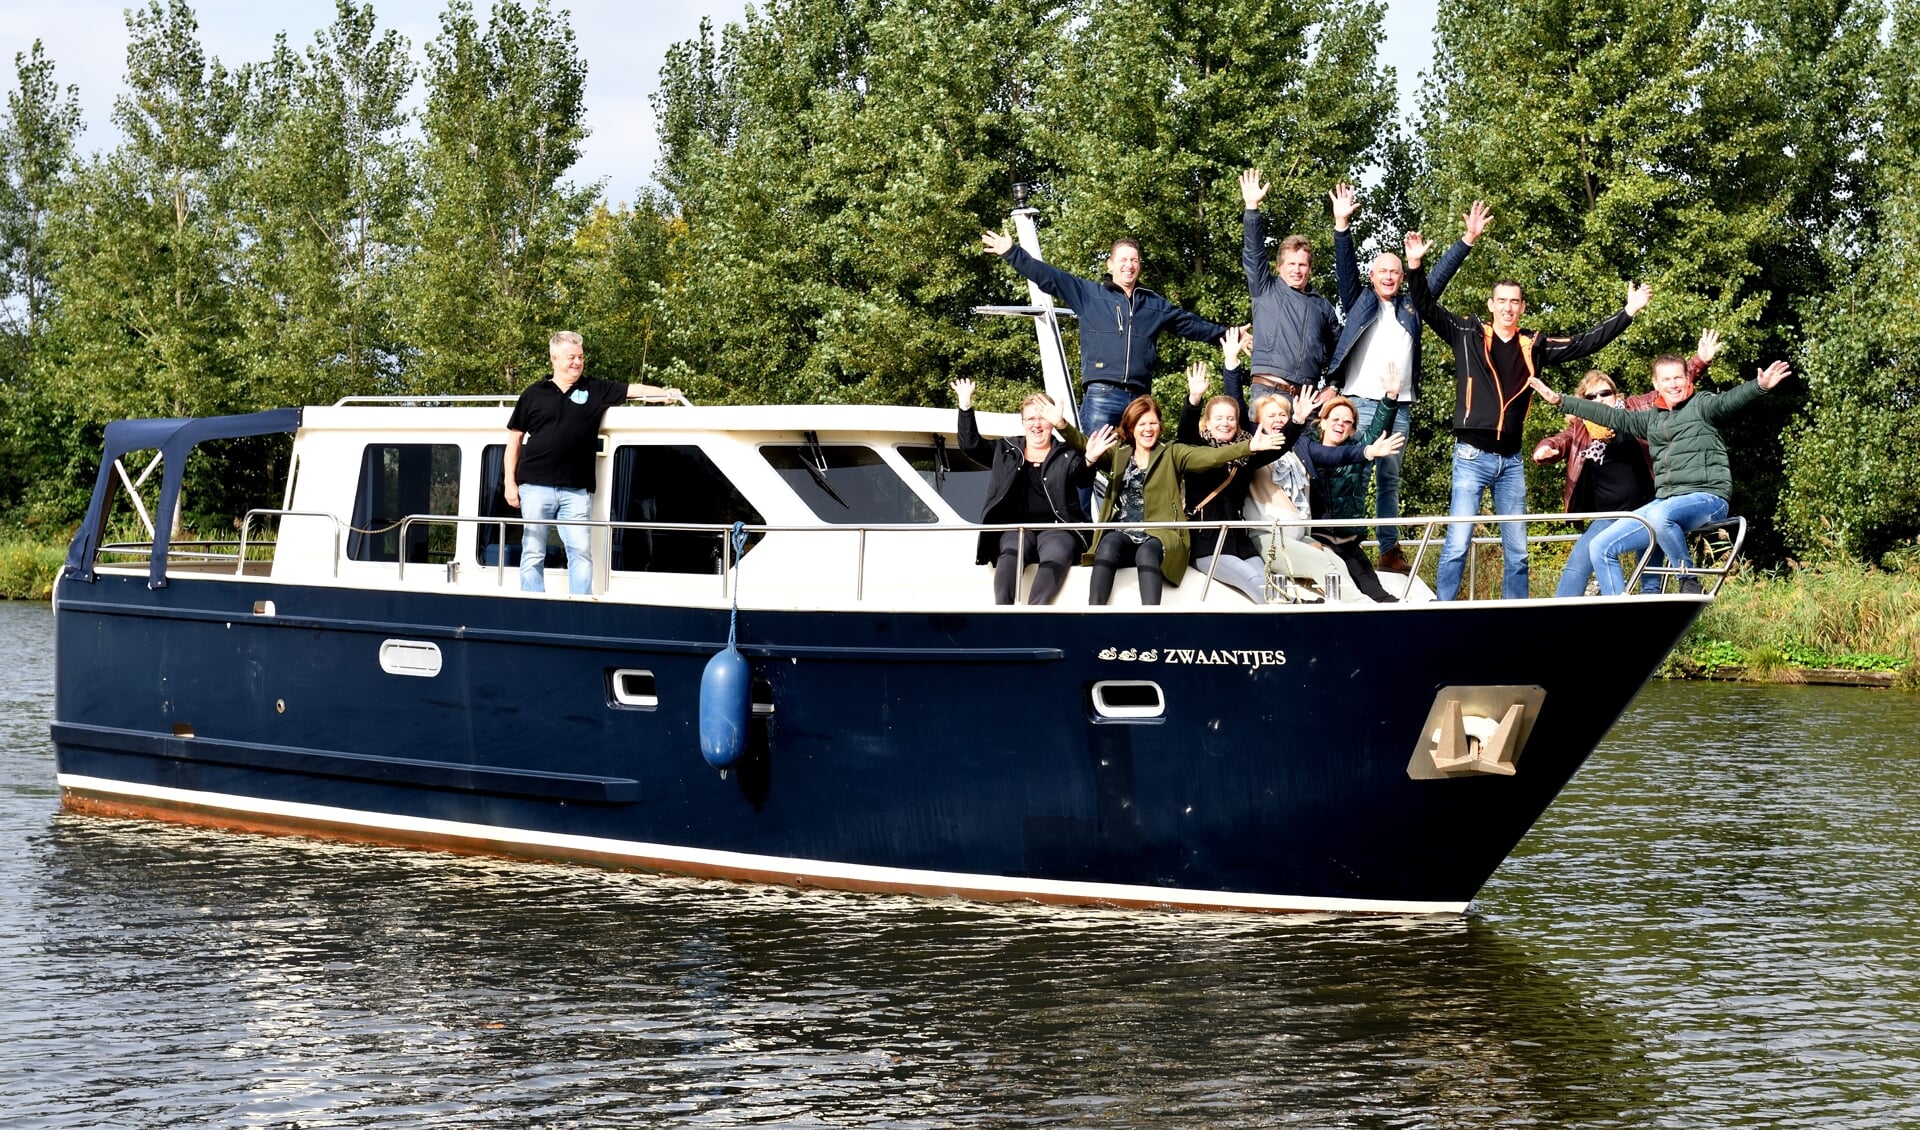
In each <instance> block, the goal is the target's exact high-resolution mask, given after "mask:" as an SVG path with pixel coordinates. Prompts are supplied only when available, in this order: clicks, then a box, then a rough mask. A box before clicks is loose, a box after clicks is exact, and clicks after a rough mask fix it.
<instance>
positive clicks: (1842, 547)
mask: <svg viewBox="0 0 1920 1130" xmlns="http://www.w3.org/2000/svg"><path fill="white" fill-rule="evenodd" d="M1916 51H1920V3H1916V2H1915V0H1902V2H1901V3H1900V4H1899V5H1897V6H1896V8H1895V10H1894V13H1893V20H1892V33H1891V35H1890V37H1889V41H1888V43H1887V45H1886V46H1885V47H1884V48H1883V49H1882V50H1881V51H1880V53H1879V57H1878V59H1877V60H1876V65H1875V66H1874V68H1873V71H1872V75H1873V78H1874V80H1875V81H1874V100H1873V118H1874V120H1875V121H1876V122H1877V124H1878V125H1879V129H1877V130H1876V131H1875V132H1874V133H1873V135H1872V137H1871V140H1870V142H1869V147H1868V155H1869V157H1870V161H1869V165H1870V167H1871V168H1872V169H1873V170H1874V172H1873V174H1872V176H1871V178H1870V179H1869V180H1868V181H1867V182H1866V183H1865V184H1864V185H1863V186H1862V192H1863V197H1864V200H1865V201H1866V202H1867V204H1868V208H1867V209H1865V211H1864V214H1863V216H1862V217H1861V222H1860V223H1859V225H1858V226H1850V230H1848V231H1847V232H1846V233H1845V235H1846V238H1844V239H1839V240H1835V241H1834V242H1833V244H1832V245H1831V254H1832V258H1833V260H1834V262H1833V267H1834V269H1833V272H1832V273H1833V277H1835V278H1840V279H1844V280H1845V282H1844V283H1843V284H1842V285H1840V286H1839V287H1838V288H1837V289H1836V290H1835V291H1834V293H1833V294H1831V295H1829V296H1825V297H1822V298H1819V299H1817V300H1815V301H1814V302H1813V303H1812V304H1811V307H1812V309H1811V316H1810V317H1809V319H1808V327H1807V333H1806V341H1805V351H1804V353H1803V357H1804V359H1805V363H1804V366H1803V368H1802V370H1801V373H1800V375H1801V376H1802V377H1803V378H1804V379H1805V382H1806V387H1807V403H1806V410H1805V414H1804V419H1803V421H1802V426H1801V427H1799V428H1797V429H1795V430H1794V431H1792V432H1790V433H1789V435H1788V437H1787V455H1786V460H1785V463H1786V467H1787V474H1786V476H1785V481H1786V484H1787V486H1786V491H1785V494H1784V498H1783V501H1782V506H1781V516H1782V520H1783V522H1784V524H1785V526H1786V529H1787V532H1788V534H1789V536H1790V538H1791V540H1792V543H1793V545H1794V547H1795V548H1796V549H1797V550H1798V551H1799V552H1801V553H1803V554H1808V555H1817V556H1826V555H1835V556H1845V557H1852V558H1864V559H1865V560H1868V561H1873V560H1877V559H1879V558H1880V557H1881V556H1882V555H1883V554H1885V553H1886V552H1887V551H1889V550H1891V549H1892V548H1894V546H1896V545H1897V544H1898V543H1900V542H1902V541H1909V540H1911V539H1912V538H1914V537H1915V535H1917V534H1920V461H1916V454H1920V411H1916V409H1920V301H1917V300H1916V299H1915V296H1914V285H1913V281H1914V279H1915V278H1916V277H1920V157H1917V156H1916V154H1917V153H1920V78H1917V77H1916V76H1915V74H1914V71H1913V58H1914V53H1915V52H1916Z"/></svg>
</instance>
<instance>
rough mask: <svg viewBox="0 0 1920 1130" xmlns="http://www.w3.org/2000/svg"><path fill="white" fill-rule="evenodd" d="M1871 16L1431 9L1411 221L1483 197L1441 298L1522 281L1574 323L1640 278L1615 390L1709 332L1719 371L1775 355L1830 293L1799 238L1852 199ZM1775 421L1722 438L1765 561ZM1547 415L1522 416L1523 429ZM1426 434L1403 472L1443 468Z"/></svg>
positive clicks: (1628, 4)
mask: <svg viewBox="0 0 1920 1130" xmlns="http://www.w3.org/2000/svg"><path fill="white" fill-rule="evenodd" d="M1877 22H1878V15H1877V6H1876V5H1874V4H1870V3H1868V4H1844V3H1843V4H1839V5H1834V4H1827V3H1815V2H1813V0H1793V2H1790V3H1788V4H1785V5H1779V4H1772V3H1761V2H1758V0H1687V2H1683V3H1679V4H1673V5H1662V6H1648V5H1645V4H1642V3H1638V2H1637V0H1574V2H1572V3H1568V2H1564V0H1523V2H1521V3H1499V4H1496V3H1492V2H1491V0H1449V2H1447V3H1444V4H1443V5H1442V6H1441V9H1440V18H1439V33H1440V39H1441V42H1442V44H1443V49H1442V50H1441V51H1439V52H1438V53H1437V54H1436V60H1437V61H1436V64H1435V71H1434V74H1433V76H1432V79H1431V81H1430V84H1429V87H1428V96H1427V99H1426V105H1425V122H1424V124H1423V127H1422V130H1421V134H1422V137H1423V138H1424V141H1425V152H1426V154H1427V158H1428V162H1429V175H1428V176H1427V178H1426V179H1425V180H1424V182H1423V185H1424V188H1423V190H1422V192H1421V197H1422V199H1421V200H1420V201H1419V202H1418V206H1417V208H1416V211H1417V212H1418V213H1424V214H1425V215H1427V216H1430V217H1435V220H1434V221H1433V222H1434V223H1436V224H1441V223H1444V222H1445V218H1446V217H1449V216H1452V215H1457V214H1458V212H1459V211H1460V210H1461V209H1462V208H1463V207H1464V206H1465V204H1466V203H1467V202H1468V201H1469V200H1470V199H1472V198H1474V197H1476V196H1484V197H1487V198H1489V199H1490V200H1491V202H1492V205H1493V209H1494V214H1495V224H1494V227H1493V229H1492V230H1491V231H1490V232H1489V233H1488V237H1487V238H1485V239H1483V240H1482V241H1481V243H1480V244H1479V245H1478V246H1477V248H1476V251H1475V254H1474V256H1473V258H1472V259H1471V260H1469V262H1468V265H1467V267H1466V269H1465V270H1463V271H1462V273H1461V276H1460V278H1459V279H1458V280H1457V281H1456V282H1455V284H1454V287H1455V293H1456V294H1463V295H1476V296H1477V295H1478V294H1481V293H1484V290H1485V288H1486V286H1487V285H1488V284H1489V283H1490V282H1491V281H1492V280H1493V279H1495V278H1498V277H1509V276H1510V277H1513V278H1517V279H1519V280H1521V281H1522V282H1523V283H1525V284H1526V286H1527V288H1528V292H1529V294H1528V297H1529V300H1530V302H1531V303H1532V305H1533V309H1534V313H1533V318H1534V319H1535V324H1546V325H1550V326H1555V327H1569V328H1571V327H1576V326H1584V325H1588V324H1591V323H1592V322H1594V321H1597V320H1598V319H1599V318H1601V317H1603V316H1604V315H1606V314H1607V313H1608V312H1610V311H1611V310H1613V309H1616V308H1618V306H1619V304H1620V300H1621V294H1622V286H1623V284H1624V282H1625V281H1626V280H1628V279H1638V280H1644V281H1647V282H1650V283H1651V284H1652V285H1653V288H1654V295H1655V298H1654V305H1653V306H1652V307H1651V308H1650V309H1649V310H1648V311H1647V313H1646V314H1644V315H1642V317H1641V318H1640V319H1638V324H1636V326H1635V327H1634V328H1633V330H1632V331H1630V332H1629V333H1628V334H1627V335H1625V336H1623V338H1622V339H1620V340H1619V341H1617V342H1616V343H1615V344H1614V345H1612V346H1610V347H1609V348H1608V349H1607V350H1606V351H1603V352H1602V353H1601V354H1600V355H1599V356H1598V357H1596V358H1595V363H1596V365H1597V366H1598V367H1600V368H1603V369H1608V370H1609V371H1612V372H1614V373H1617V374H1622V375H1623V376H1624V378H1625V381H1626V383H1627V384H1628V386H1629V387H1642V388H1643V387H1645V383H1646V380H1647V377H1646V372H1647V370H1646V363H1647V362H1648V361H1649V360H1651V358H1652V356H1653V355H1655V354H1657V353H1664V352H1684V351H1685V350H1686V349H1687V347H1688V346H1690V345H1691V344H1692V342H1693V341H1694V340H1695V338H1696V337H1697V336H1698V334H1699V332H1700V329H1701V328H1702V327H1703V326H1705V325H1714V326H1716V327H1718V328H1719V329H1721V330H1722V332H1723V334H1724V335H1725V336H1726V338H1727V340H1728V343H1729V344H1728V350H1727V359H1726V361H1725V362H1722V363H1721V365H1720V366H1719V369H1720V372H1721V373H1722V374H1725V373H1729V372H1731V371H1733V370H1734V369H1735V368H1744V367H1747V366H1749V365H1750V364H1751V363H1753V362H1755V361H1760V362H1764V361H1765V360H1770V359H1771V358H1772V357H1775V356H1780V355H1782V353H1783V351H1784V350H1786V349H1787V348H1788V347H1789V346H1790V345H1791V343H1793V342H1795V341H1797V340H1798V338H1799V327H1798V316H1797V313H1796V312H1797V310H1798V309H1799V308H1800V306H1801V305H1802V304H1803V303H1804V302H1805V301H1806V299H1807V298H1808V297H1809V296H1810V295H1812V294H1814V293H1818V292H1820V291H1821V290H1822V289H1823V288H1824V287H1825V285H1826V277H1825V271H1824V268H1823V267H1822V266H1821V264H1820V256H1819V255H1818V254H1816V253H1815V251H1814V246H1815V244H1814V241H1815V237H1816V236H1817V235H1818V234H1819V233H1821V232H1824V231H1826V230H1829V229H1830V228H1831V226H1832V225H1833V223H1834V222H1835V220H1836V217H1838V216H1839V215H1842V214H1845V213H1846V212H1847V211H1848V209H1850V208H1853V207H1856V206H1857V197H1856V196H1855V189H1854V188H1853V186H1854V185H1856V184H1857V183H1858V182H1859V179H1860V175H1861V153H1860V139H1861V138H1863V137H1864V136H1865V134H1866V132H1867V128H1868V122H1867V119H1866V117H1865V116H1864V114H1863V112H1862V97H1861V96H1862V94H1863V88H1862V82H1863V81H1864V76H1865V68H1864V61H1865V60H1866V59H1867V58H1868V57H1870V55H1871V51H1872V47H1873V42H1874V35H1875V31H1876V27H1877ZM1836 188H1837V190H1838V191H1837V193H1836ZM1427 234H1428V235H1429V236H1432V235H1435V234H1436V233H1435V232H1432V231H1429V232H1428V233H1427ZM1451 234H1452V233H1451V232H1447V233H1444V234H1442V235H1441V238H1442V239H1445V238H1448V237H1449V236H1450V235H1451ZM1456 301H1457V303H1458V304H1459V306H1460V307H1462V308H1465V307H1467V306H1469V305H1470V303H1469V302H1468V300H1467V299H1465V298H1460V299H1457V300H1456ZM1436 360H1437V361H1443V360H1444V358H1438V359H1436ZM1434 387H1435V388H1444V387H1447V386H1446V385H1445V384H1444V383H1441V382H1438V381H1436V383H1435V385H1434ZM1786 399H1787V398H1782V400H1783V401H1784V400H1786ZM1783 415H1784V410H1783V409H1782V408H1781V407H1780V406H1779V405H1774V406H1772V407H1770V408H1768V409H1763V410H1759V411H1755V412H1751V413H1748V414H1746V415H1745V416H1744V417H1743V418H1742V419H1740V420H1739V421H1737V422H1736V424H1735V425H1734V427H1733V428H1732V429H1731V430H1730V432H1729V435H1730V438H1731V440H1732V443H1731V446H1732V448H1733V450H1734V453H1735V454H1734V458H1735V469H1736V476H1735V478H1736V482H1738V483H1740V484H1741V487H1740V491H1741V497H1740V498H1737V499H1735V500H1734V502H1735V506H1736V508H1737V510H1739V511H1741V512H1744V513H1746V514H1747V515H1748V516H1749V517H1753V518H1757V519H1760V522H1759V523H1758V526H1757V531H1758V532H1759V533H1760V534H1761V535H1762V536H1761V539H1760V542H1759V546H1760V550H1761V555H1762V556H1768V555H1771V554H1773V553H1776V552H1777V543H1770V542H1768V541H1767V539H1766V536H1765V535H1766V534H1767V532H1768V530H1769V528H1770V526H1771V523H1769V522H1767V521H1766V520H1765V519H1766V518H1767V517H1768V516H1769V515H1770V514H1771V512H1772V510H1773V507H1774V503H1775V499H1776V496H1777V493H1778V474H1779V461H1778V459H1777V456H1776V454H1775V452H1776V451H1777V448H1776V446H1775V445H1774V443H1773V441H1772V439H1771V438H1769V439H1768V441H1767V442H1766V443H1765V444H1764V445H1763V444H1762V443H1761V442H1759V440H1760V438H1761V437H1763V436H1764V437H1773V436H1776V435H1777V433H1778V431H1779V429H1780V427H1781V425H1782V423H1783ZM1552 421H1553V416H1552V414H1551V413H1549V412H1546V411H1545V410H1544V409H1541V410H1538V411H1536V419H1535V422H1534V426H1533V430H1540V431H1544V430H1546V429H1547V428H1548V427H1549V426H1550V425H1551V423H1552ZM1437 438H1438V437H1435V436H1431V435H1429V436H1428V437H1427V442H1426V443H1424V444H1420V445H1419V446H1418V450H1417V452H1416V453H1415V454H1413V455H1412V456H1411V457H1410V458H1409V460H1408V462H1409V464H1412V463H1415V462H1416V461H1420V462H1433V461H1437V460H1440V459H1441V457H1442V456H1441V453H1440V452H1439V451H1438V450H1437V449H1436V447H1435V446H1434V440H1435V439H1437ZM1429 481H1431V480H1429ZM1551 487H1552V483H1551V482H1550V477H1549V476H1535V482H1534V484H1533V489H1534V493H1533V496H1532V504H1533V505H1534V506H1535V507H1538V508H1545V509H1552V508H1554V507H1556V506H1557V504H1558V501H1557V494H1556V493H1555V492H1554V490H1552V489H1550V488H1551ZM1438 501H1440V500H1438V499H1435V498H1433V497H1431V496H1428V495H1426V494H1425V492H1424V491H1423V492H1422V493H1421V494H1420V495H1416V496H1415V502H1416V503H1417V504H1420V505H1423V506H1429V505H1434V504H1436V503H1437V502H1438Z"/></svg>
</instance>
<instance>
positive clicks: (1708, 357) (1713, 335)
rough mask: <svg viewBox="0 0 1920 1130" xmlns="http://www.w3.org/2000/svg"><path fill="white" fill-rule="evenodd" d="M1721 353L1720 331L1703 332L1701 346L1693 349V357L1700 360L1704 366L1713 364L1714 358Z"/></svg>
mask: <svg viewBox="0 0 1920 1130" xmlns="http://www.w3.org/2000/svg"><path fill="white" fill-rule="evenodd" d="M1719 352H1720V331H1719V330H1711V329H1709V330H1701V331H1700V344H1699V345H1696V346H1694V347H1693V355H1694V356H1695V357H1698V358H1700V360H1701V362H1702V363H1704V364H1712V362H1713V359H1714V357H1715V356H1716V355H1718V354H1719Z"/></svg>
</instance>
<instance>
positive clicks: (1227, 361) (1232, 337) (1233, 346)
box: [1220, 325, 1253, 369]
mask: <svg viewBox="0 0 1920 1130" xmlns="http://www.w3.org/2000/svg"><path fill="white" fill-rule="evenodd" d="M1252 350H1253V326H1252V325H1245V326H1228V327H1227V336H1225V337H1223V338H1221V339H1220V359H1221V367H1222V368H1226V369H1237V368H1239V367H1240V355H1241V354H1243V353H1248V352H1251V351H1252Z"/></svg>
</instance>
